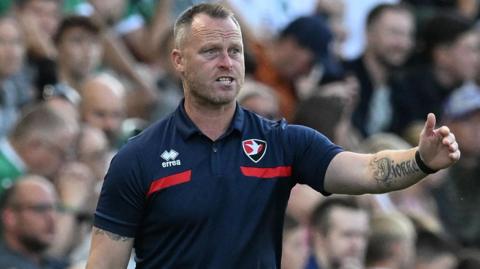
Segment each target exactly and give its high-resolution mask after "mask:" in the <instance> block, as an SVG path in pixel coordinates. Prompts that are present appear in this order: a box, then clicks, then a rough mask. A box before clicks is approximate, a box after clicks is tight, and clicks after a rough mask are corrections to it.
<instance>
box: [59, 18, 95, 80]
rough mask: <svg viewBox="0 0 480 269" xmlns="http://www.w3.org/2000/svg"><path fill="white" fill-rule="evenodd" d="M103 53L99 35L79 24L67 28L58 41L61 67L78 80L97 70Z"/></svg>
mask: <svg viewBox="0 0 480 269" xmlns="http://www.w3.org/2000/svg"><path fill="white" fill-rule="evenodd" d="M102 53H103V49H102V45H101V42H100V39H99V37H98V36H96V35H95V34H93V33H92V32H90V31H88V30H86V29H85V28H83V27H79V26H78V27H72V28H70V29H68V30H66V31H65V32H64V34H63V36H62V38H61V39H60V40H59V43H58V61H59V65H60V68H61V69H62V68H64V69H65V70H64V71H65V72H68V74H69V75H70V76H73V77H74V78H75V79H78V80H82V79H84V78H85V77H86V76H87V75H88V74H91V73H92V72H93V71H95V68H96V67H97V66H98V65H99V64H100V61H101V56H102Z"/></svg>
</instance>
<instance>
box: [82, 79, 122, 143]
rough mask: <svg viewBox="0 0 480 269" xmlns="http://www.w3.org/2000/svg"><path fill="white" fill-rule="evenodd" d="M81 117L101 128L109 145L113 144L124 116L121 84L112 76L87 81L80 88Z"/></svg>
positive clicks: (118, 134) (117, 136)
mask: <svg viewBox="0 0 480 269" xmlns="http://www.w3.org/2000/svg"><path fill="white" fill-rule="evenodd" d="M81 110H82V118H83V120H84V121H85V122H86V123H88V124H90V125H91V126H94V127H97V128H99V129H101V130H102V131H103V132H104V133H105V135H106V136H107V138H108V140H109V142H110V144H111V145H115V144H116V142H117V139H118V138H119V136H120V131H121V130H120V129H121V125H122V122H123V120H124V118H125V100H124V89H123V86H122V84H121V83H120V82H119V81H117V80H116V79H113V78H108V79H104V78H97V79H93V80H90V81H87V82H86V83H85V85H84V87H83V89H82V105H81Z"/></svg>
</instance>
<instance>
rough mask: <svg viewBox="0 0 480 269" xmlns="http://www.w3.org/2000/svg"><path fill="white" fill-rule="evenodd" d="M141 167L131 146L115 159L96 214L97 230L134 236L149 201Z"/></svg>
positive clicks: (106, 178) (119, 153)
mask: <svg viewBox="0 0 480 269" xmlns="http://www.w3.org/2000/svg"><path fill="white" fill-rule="evenodd" d="M127 146H128V145H127ZM140 164H141V162H140V160H139V159H138V157H137V155H136V153H135V151H134V150H132V148H128V147H125V149H122V150H121V151H120V152H118V153H117V155H116V156H115V157H114V158H113V160H112V162H111V164H110V167H109V169H108V172H107V174H106V176H105V180H104V182H103V186H102V191H101V193H100V198H99V201H98V205H97V210H96V212H95V219H94V225H95V226H96V227H98V228H100V229H102V230H106V231H109V232H112V233H115V234H119V235H122V236H126V237H134V236H135V234H136V231H137V227H138V226H139V223H140V220H141V217H142V214H143V210H144V207H145V201H146V198H145V194H146V190H145V189H146V187H145V185H146V184H144V183H143V182H142V176H141V167H140Z"/></svg>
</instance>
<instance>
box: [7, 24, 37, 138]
mask: <svg viewBox="0 0 480 269" xmlns="http://www.w3.org/2000/svg"><path fill="white" fill-rule="evenodd" d="M24 55H25V44H24V40H23V35H22V33H21V30H20V26H19V25H18V22H17V20H16V19H15V17H13V16H10V15H0V136H1V137H4V136H6V135H7V134H8V132H9V131H10V130H11V129H12V127H13V125H14V124H15V121H16V120H17V118H18V116H19V114H20V113H19V110H20V107H21V106H22V105H24V104H25V103H27V102H29V101H30V99H31V97H32V91H31V88H30V87H29V86H30V85H28V82H27V80H26V79H25V78H24V77H23V76H22V75H24V74H20V71H21V69H22V67H23V61H24Z"/></svg>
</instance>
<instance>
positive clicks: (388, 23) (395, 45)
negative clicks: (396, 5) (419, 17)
mask: <svg viewBox="0 0 480 269" xmlns="http://www.w3.org/2000/svg"><path fill="white" fill-rule="evenodd" d="M414 31H415V28H414V19H413V16H412V15H411V14H410V13H409V12H407V11H403V10H390V9H389V10H385V11H383V12H382V14H380V15H379V17H378V18H377V19H376V20H375V21H373V22H372V24H371V25H370V27H369V28H368V30H367V53H368V52H370V53H372V54H373V55H374V56H375V57H376V59H377V61H379V62H380V63H381V64H382V65H384V66H387V67H397V66H400V65H402V64H403V63H404V62H405V61H406V59H407V57H408V55H409V54H410V52H411V50H412V48H413V45H414V41H413V40H414V39H413V35H414Z"/></svg>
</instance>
